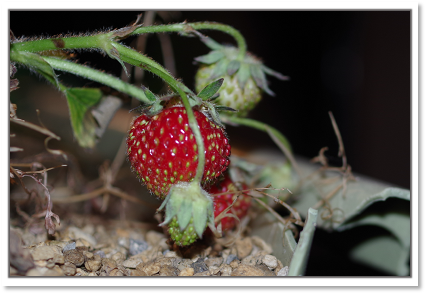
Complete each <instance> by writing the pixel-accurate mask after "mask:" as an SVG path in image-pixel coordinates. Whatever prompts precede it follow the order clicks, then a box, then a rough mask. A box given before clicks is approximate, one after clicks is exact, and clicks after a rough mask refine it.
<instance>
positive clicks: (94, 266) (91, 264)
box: [84, 259, 102, 272]
mask: <svg viewBox="0 0 426 294" xmlns="http://www.w3.org/2000/svg"><path fill="white" fill-rule="evenodd" d="M101 264H102V262H101V261H100V260H95V259H91V260H88V261H86V262H85V263H84V266H85V267H86V269H87V270H88V271H90V272H96V271H97V270H99V269H100V268H101Z"/></svg>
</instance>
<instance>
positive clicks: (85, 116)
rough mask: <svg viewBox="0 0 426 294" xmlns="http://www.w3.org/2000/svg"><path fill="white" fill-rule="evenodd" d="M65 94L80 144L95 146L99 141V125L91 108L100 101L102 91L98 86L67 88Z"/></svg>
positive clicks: (86, 146) (75, 133)
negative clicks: (97, 131)
mask: <svg viewBox="0 0 426 294" xmlns="http://www.w3.org/2000/svg"><path fill="white" fill-rule="evenodd" d="M65 95H66V98H67V101H68V108H69V110H70V118H71V126H72V128H73V131H74V136H75V137H76V139H77V141H78V143H79V144H80V146H82V147H85V148H93V147H94V146H95V144H96V141H97V136H96V129H97V128H98V125H97V123H96V121H95V118H94V117H93V115H92V114H91V113H90V111H89V109H90V108H91V107H92V106H94V105H95V104H97V103H98V102H99V101H100V99H101V98H102V92H101V91H100V90H99V89H97V88H67V89H66V90H65Z"/></svg>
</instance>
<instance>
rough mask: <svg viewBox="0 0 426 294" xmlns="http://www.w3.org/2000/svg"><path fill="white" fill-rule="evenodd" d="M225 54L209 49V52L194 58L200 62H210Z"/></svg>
mask: <svg viewBox="0 0 426 294" xmlns="http://www.w3.org/2000/svg"><path fill="white" fill-rule="evenodd" d="M224 56H225V54H223V52H221V51H211V52H210V53H208V54H206V55H202V56H198V57H195V58H194V59H195V60H196V61H198V62H201V63H206V64H212V63H215V62H217V61H219V60H220V59H222V58H223V57H224Z"/></svg>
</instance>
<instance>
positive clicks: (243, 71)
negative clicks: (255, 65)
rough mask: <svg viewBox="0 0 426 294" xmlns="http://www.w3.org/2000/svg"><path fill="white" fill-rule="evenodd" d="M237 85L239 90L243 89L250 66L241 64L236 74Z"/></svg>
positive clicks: (248, 75)
mask: <svg viewBox="0 0 426 294" xmlns="http://www.w3.org/2000/svg"><path fill="white" fill-rule="evenodd" d="M237 78H238V83H239V84H240V87H241V88H244V86H245V85H246V83H247V81H248V79H249V78H250V66H249V65H248V64H247V63H243V64H241V66H240V69H239V70H238V72H237Z"/></svg>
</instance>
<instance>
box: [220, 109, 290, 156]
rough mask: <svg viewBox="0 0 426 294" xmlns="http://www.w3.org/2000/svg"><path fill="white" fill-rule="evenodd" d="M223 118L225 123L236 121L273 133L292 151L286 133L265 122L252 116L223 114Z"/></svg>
mask: <svg viewBox="0 0 426 294" xmlns="http://www.w3.org/2000/svg"><path fill="white" fill-rule="evenodd" d="M221 119H222V121H223V122H224V123H231V124H232V123H234V124H238V125H243V126H248V127H252V128H255V129H258V130H261V131H264V132H266V133H272V134H273V135H274V136H275V137H276V138H277V139H278V140H279V141H280V142H281V143H282V144H283V145H284V146H285V147H286V148H287V149H288V150H289V151H290V152H292V150H291V145H290V143H289V142H288V140H287V138H286V137H284V135H283V134H281V133H280V131H278V130H277V129H275V128H273V127H271V126H269V125H267V124H265V123H262V122H259V121H256V120H254V119H250V118H242V117H236V116H221Z"/></svg>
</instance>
